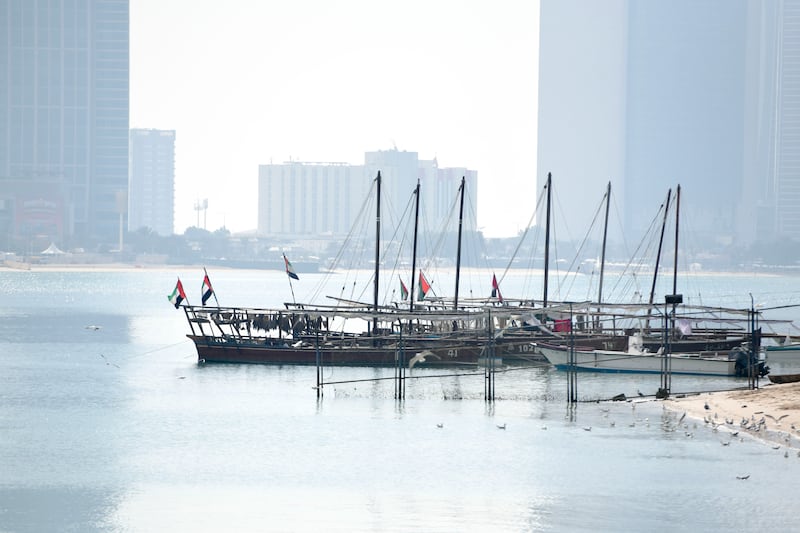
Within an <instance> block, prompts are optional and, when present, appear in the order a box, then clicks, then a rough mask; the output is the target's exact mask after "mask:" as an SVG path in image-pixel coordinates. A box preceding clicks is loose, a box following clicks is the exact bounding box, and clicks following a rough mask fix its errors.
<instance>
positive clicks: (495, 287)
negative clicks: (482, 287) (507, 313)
mask: <svg viewBox="0 0 800 533" xmlns="http://www.w3.org/2000/svg"><path fill="white" fill-rule="evenodd" d="M492 298H497V300H498V301H499V302H500V303H503V295H502V294H500V286H499V285H498V284H497V276H495V275H494V274H492Z"/></svg>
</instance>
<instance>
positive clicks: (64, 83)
mask: <svg viewBox="0 0 800 533" xmlns="http://www.w3.org/2000/svg"><path fill="white" fill-rule="evenodd" d="M0 30H1V33H0V35H2V37H0V76H2V78H3V82H2V83H0V249H3V248H7V249H14V248H16V249H23V250H25V251H26V252H30V251H36V247H37V246H38V245H39V244H41V242H43V241H55V242H57V243H58V244H59V245H61V246H62V247H64V246H66V247H71V246H82V247H95V246H97V245H108V244H113V243H115V242H116V241H117V235H118V234H119V231H120V228H119V224H120V221H121V220H123V218H124V217H121V216H120V213H121V212H124V211H125V209H126V202H125V195H126V193H127V189H128V133H129V124H128V123H129V83H128V77H129V5H128V0H57V1H53V0H0Z"/></svg>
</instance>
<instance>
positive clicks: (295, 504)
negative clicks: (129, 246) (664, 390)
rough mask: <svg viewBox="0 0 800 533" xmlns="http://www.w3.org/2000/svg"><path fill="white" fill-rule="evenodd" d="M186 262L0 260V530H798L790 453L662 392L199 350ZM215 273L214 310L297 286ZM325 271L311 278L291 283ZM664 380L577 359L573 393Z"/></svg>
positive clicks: (540, 371) (781, 284)
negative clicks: (257, 360)
mask: <svg viewBox="0 0 800 533" xmlns="http://www.w3.org/2000/svg"><path fill="white" fill-rule="evenodd" d="M178 275H180V276H181V278H182V280H183V282H184V285H185V287H186V290H187V292H188V294H189V299H190V300H191V301H195V300H198V301H199V295H200V285H201V281H202V271H193V270H186V269H184V270H180V271H179V270H175V271H166V270H164V271H152V270H148V271H133V272H69V273H60V272H41V271H33V272H17V271H0V531H10V532H23V531H31V532H41V531H80V532H82V531H120V532H123V531H124V532H128V531H130V532H139V531H147V532H149V531H215V532H216V531H308V530H315V531H411V530H415V531H419V530H422V531H593V532H595V531H656V530H658V531H687V530H688V531H726V532H728V531H761V530H762V529H763V528H764V527H771V528H778V529H780V530H782V531H788V530H799V529H800V526H798V525H797V522H796V512H795V504H794V500H795V492H796V489H797V479H798V476H800V457H798V455H797V452H796V449H793V450H791V453H790V456H789V457H788V458H785V457H784V449H783V448H781V449H780V450H774V449H773V448H772V447H771V446H770V445H767V444H763V443H760V442H757V441H754V440H752V439H750V438H744V439H743V440H741V441H740V440H734V441H733V442H732V443H731V445H730V446H722V445H721V442H722V441H727V440H728V439H727V438H726V437H725V436H723V435H721V434H719V433H715V432H713V431H711V430H710V429H709V428H707V427H705V426H704V425H703V424H702V422H701V423H700V424H699V425H695V423H694V422H689V424H688V425H687V426H686V427H683V426H681V427H679V428H678V429H677V430H673V429H672V428H673V427H674V425H675V419H676V414H675V413H671V412H668V411H664V410H663V408H662V405H661V404H660V403H658V402H644V403H634V402H630V403H629V402H614V403H595V402H591V401H587V402H583V403H579V404H578V405H577V406H575V407H572V408H570V407H568V406H567V404H566V402H565V396H566V380H565V375H564V374H563V373H561V372H557V371H554V370H552V369H549V368H535V369H523V370H516V371H512V372H507V373H502V374H499V375H498V377H497V381H496V388H497V400H496V401H495V402H494V403H491V404H490V403H487V402H485V401H484V398H483V389H484V383H483V374H482V373H477V374H475V373H469V372H468V373H464V374H463V375H457V376H454V375H450V374H452V373H451V372H442V371H435V370H419V369H414V370H413V371H412V372H411V373H410V374H409V376H410V377H411V378H413V379H409V381H408V384H407V398H406V400H405V401H403V402H398V401H395V400H394V399H393V397H392V396H393V385H392V381H391V380H388V381H355V380H368V379H369V378H376V377H387V376H391V370H383V369H353V368H350V369H325V380H326V381H327V382H329V383H330V382H335V381H339V382H346V383H338V384H333V385H329V386H327V387H326V388H325V393H324V397H323V398H322V399H317V397H316V392H315V391H314V390H313V389H312V386H313V385H314V383H315V369H314V368H304V367H269V366H258V365H197V363H196V353H195V351H194V347H193V346H192V344H191V343H190V342H189V341H188V340H186V339H185V336H184V335H185V333H186V332H187V326H186V324H185V318H184V315H183V313H182V312H179V311H176V310H175V309H173V308H172V307H171V306H170V305H169V303H168V302H167V300H166V295H167V294H168V293H169V292H171V291H172V288H173V287H174V285H175V279H176V276H178ZM210 275H211V279H212V282H213V283H214V286H215V289H216V291H217V293H218V296H219V299H220V303H222V304H223V305H260V306H272V305H277V304H279V303H280V302H281V301H284V300H290V299H291V292H290V290H289V286H288V284H287V281H286V277H285V275H284V274H283V273H280V272H253V271H220V272H213V271H212V272H210ZM321 277H322V276H321V275H301V280H300V281H299V282H295V283H294V286H293V288H294V290H295V293H296V294H297V296H298V299H300V297H301V292H302V294H303V296H305V295H306V294H307V293H309V292H313V291H312V289H311V288H312V287H314V286H315V285H316V283H317V282H318V281H319V279H320V278H321ZM524 283H527V281H523V280H522V278H521V275H520V277H518V278H514V277H513V276H510V277H509V278H507V279H506V280H505V284H506V285H505V286H506V287H507V289H506V294H510V293H513V291H515V290H521V288H522V287H523V285H524ZM699 287H700V289H699V290H698V292H697V293H696V295H697V297H701V295H702V297H703V298H705V299H707V300H712V301H713V300H714V299H717V300H720V301H721V304H723V305H729V304H730V303H731V302H733V301H736V302H738V303H737V305H739V304H741V305H744V306H747V305H749V304H750V301H751V300H750V293H752V294H753V302H754V303H756V304H757V305H762V306H769V305H785V304H787V303H790V302H791V301H792V300H794V301H795V302H797V301H799V300H798V298H797V296H798V295H797V287H798V280H797V278H790V277H780V276H771V277H759V278H753V277H749V276H732V277H729V278H722V279H721V278H718V277H711V276H709V277H708V278H707V279H705V280H703V279H701V280H700V281H699ZM481 290H483V289H481ZM581 290H586V291H589V290H590V287H589V286H588V283H587V286H586V287H583V288H582V289H581ZM322 297H324V294H322ZM576 299H578V298H576ZM786 313H787V314H788V315H791V314H792V313H794V311H793V310H791V311H787V312H786ZM89 325H94V326H100V328H99V329H87V328H86V326H89ZM783 365H784V367H785V368H784V369H791V367H792V363H783ZM442 374H448V375H444V376H443V375H442ZM417 378H419V379H417ZM672 384H673V392H681V391H688V392H691V391H700V390H719V389H724V388H731V387H734V386H743V385H744V383H742V382H740V381H736V380H731V379H715V378H680V377H673V382H672ZM658 386H659V377H658V376H652V377H650V376H614V375H592V374H580V375H579V380H578V393H579V396H580V397H581V398H582V399H584V400H595V399H602V398H608V397H610V396H613V395H615V394H618V393H625V394H626V395H628V396H630V397H637V390H639V391H642V392H643V393H644V394H647V395H651V394H653V393H654V392H655V391H656V389H657V388H658ZM440 424H441V426H442V427H438V425H440ZM503 424H505V429H499V428H498V425H503ZM665 425H666V427H665ZM796 442H797V441H796ZM795 445H796V444H795ZM746 474H749V475H750V478H749V479H748V480H746V481H742V480H738V479H737V476H742V475H746Z"/></svg>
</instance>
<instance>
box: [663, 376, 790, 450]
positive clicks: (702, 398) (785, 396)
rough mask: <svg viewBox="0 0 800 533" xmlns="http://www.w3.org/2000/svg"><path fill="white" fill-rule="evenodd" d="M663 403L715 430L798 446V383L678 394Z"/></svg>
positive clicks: (782, 444) (783, 444) (773, 442)
mask: <svg viewBox="0 0 800 533" xmlns="http://www.w3.org/2000/svg"><path fill="white" fill-rule="evenodd" d="M664 405H665V407H666V408H668V409H671V410H674V411H676V412H679V413H684V412H685V413H686V415H687V416H689V417H692V418H695V419H698V420H703V421H704V422H705V423H706V424H708V425H710V426H712V427H714V428H716V429H717V430H721V431H727V432H730V433H737V432H739V433H747V434H749V435H751V436H753V437H754V438H757V439H761V440H764V441H767V442H769V443H772V444H780V445H781V446H786V447H791V448H800V382H797V383H786V384H780V385H779V384H771V383H770V384H766V385H764V386H762V387H761V388H759V389H755V390H747V389H743V390H733V391H720V392H707V393H699V394H692V395H686V396H682V395H678V396H674V397H671V398H669V399H667V400H665V401H664Z"/></svg>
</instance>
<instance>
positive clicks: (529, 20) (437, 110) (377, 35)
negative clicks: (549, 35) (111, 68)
mask: <svg viewBox="0 0 800 533" xmlns="http://www.w3.org/2000/svg"><path fill="white" fill-rule="evenodd" d="M130 31H131V34H130V39H131V79H130V83H131V95H130V96H131V127H132V128H159V129H174V130H176V132H177V133H176V162H175V176H176V186H175V229H176V231H177V232H179V233H182V232H183V231H184V230H185V229H186V227H188V226H191V225H194V224H195V223H196V221H197V218H196V216H197V214H196V212H195V211H194V209H193V205H194V203H195V201H196V200H197V199H202V198H208V200H209V202H208V205H209V207H208V212H207V228H208V229H209V230H214V229H217V228H219V227H220V226H222V225H223V224H224V225H226V226H227V228H228V229H230V230H231V231H234V232H236V231H243V230H251V229H255V228H256V226H257V205H256V200H257V193H258V183H257V182H258V165H259V164H263V163H269V162H273V163H280V162H283V161H287V160H289V159H290V158H291V159H295V160H300V161H321V162H333V161H335V162H345V163H352V164H362V163H363V160H364V152H365V151H372V150H387V149H391V148H392V147H394V146H396V147H397V148H398V149H399V150H408V151H414V152H418V153H419V156H420V158H422V159H432V158H434V157H436V158H438V161H439V166H441V167H446V166H466V167H468V168H470V169H474V170H477V171H478V183H479V186H478V197H479V200H478V216H479V220H478V226H479V227H481V228H483V230H484V231H485V233H486V235H488V236H511V235H515V234H516V232H517V231H518V230H520V229H522V228H524V226H525V225H526V224H527V221H528V219H529V218H530V216H531V213H532V211H533V207H534V205H535V201H536V194H537V190H536V175H535V174H536V113H537V78H538V33H539V2H538V1H535V2H533V1H525V0H519V1H517V0H514V1H503V0H501V1H498V2H485V1H478V0H458V1H455V0H454V1H418V0H406V1H403V2H386V1H382V0H377V1H367V0H364V1H355V0H342V1H330V0H329V1H325V0H299V1H288V2H277V1H272V2H262V1H257V0H251V1H245V0H235V1H228V2H219V1H217V0H214V1H211V0H131V30H130ZM200 222H201V225H202V218H201V221H200Z"/></svg>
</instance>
